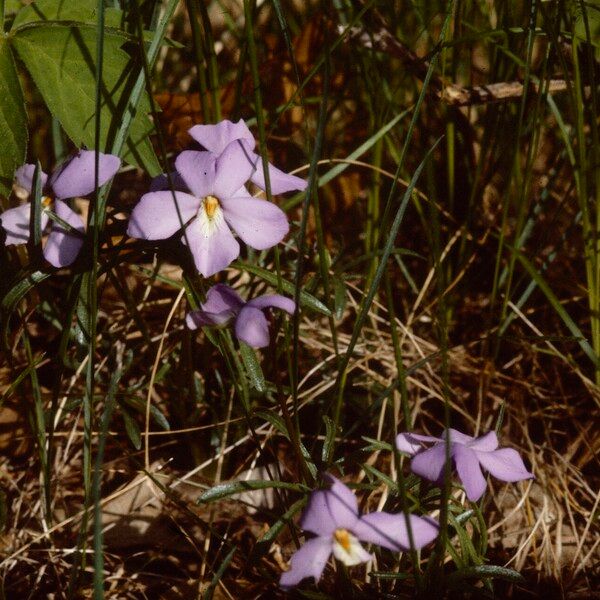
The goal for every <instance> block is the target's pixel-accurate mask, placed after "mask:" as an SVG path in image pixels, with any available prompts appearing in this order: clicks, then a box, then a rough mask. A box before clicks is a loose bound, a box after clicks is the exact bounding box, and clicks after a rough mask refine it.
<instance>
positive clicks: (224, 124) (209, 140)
mask: <svg viewBox="0 0 600 600" xmlns="http://www.w3.org/2000/svg"><path fill="white" fill-rule="evenodd" d="M188 133H189V134H190V135H191V136H192V137H193V138H194V139H195V140H196V141H197V142H198V143H199V144H201V145H202V146H204V148H206V149H207V150H208V151H209V152H212V153H213V154H221V152H223V150H225V148H226V147H227V146H228V145H229V144H230V143H231V142H233V141H236V140H239V141H240V142H241V143H242V145H243V146H244V148H245V150H246V154H245V157H246V160H247V161H249V163H250V165H251V167H252V173H251V177H250V181H252V183H254V184H255V185H256V186H258V187H259V188H260V189H261V190H263V191H264V190H265V188H266V184H265V176H264V171H263V164H262V158H261V157H260V155H259V154H257V153H256V152H254V148H255V146H256V140H255V139H254V136H253V135H252V133H251V132H250V130H249V129H248V126H247V125H246V123H244V121H243V120H242V119H240V120H239V121H238V122H237V123H232V122H231V121H229V120H227V119H225V120H224V121H220V122H219V123H217V124H216V125H194V127H192V128H191V129H189V130H188ZM269 182H270V184H271V193H272V194H273V195H277V194H284V193H285V192H291V191H294V190H298V191H302V190H305V189H306V186H307V182H306V181H305V180H304V179H301V178H300V177H296V176H295V175H288V174H287V173H284V172H283V171H281V170H279V169H278V168H277V167H275V166H273V165H272V164H271V163H269Z"/></svg>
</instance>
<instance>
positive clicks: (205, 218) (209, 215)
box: [198, 196, 223, 238]
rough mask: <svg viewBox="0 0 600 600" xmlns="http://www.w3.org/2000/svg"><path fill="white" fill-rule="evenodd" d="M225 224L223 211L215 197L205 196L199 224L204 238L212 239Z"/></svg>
mask: <svg viewBox="0 0 600 600" xmlns="http://www.w3.org/2000/svg"><path fill="white" fill-rule="evenodd" d="M222 222H223V209H222V208H221V205H220V203H219V199H218V198H216V197H215V196H205V197H204V198H202V204H201V205H200V209H199V210H198V223H199V224H200V231H201V232H202V235H203V236H204V237H207V238H209V237H211V236H213V235H214V233H215V232H216V231H217V229H219V227H220V225H221V223H222Z"/></svg>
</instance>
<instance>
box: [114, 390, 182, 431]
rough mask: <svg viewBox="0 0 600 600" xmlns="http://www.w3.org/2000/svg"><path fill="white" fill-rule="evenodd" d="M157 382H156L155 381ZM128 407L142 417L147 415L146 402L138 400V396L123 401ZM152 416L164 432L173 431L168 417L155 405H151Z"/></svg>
mask: <svg viewBox="0 0 600 600" xmlns="http://www.w3.org/2000/svg"><path fill="white" fill-rule="evenodd" d="M155 381H156V380H155ZM122 401H123V402H125V403H126V404H127V405H128V406H130V407H131V408H133V409H134V410H135V411H136V412H138V413H139V414H140V415H142V416H145V415H146V401H145V400H142V399H141V398H138V397H137V396H129V397H126V398H123V400H122ZM150 416H151V417H152V419H153V420H154V421H155V422H156V424H157V425H158V426H159V427H160V428H161V429H163V430H164V431H169V430H170V429H171V425H170V424H169V421H168V420H167V417H165V415H164V414H163V413H162V412H161V411H160V410H159V409H158V408H157V407H156V406H154V404H150Z"/></svg>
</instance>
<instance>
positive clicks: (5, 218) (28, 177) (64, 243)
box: [0, 150, 121, 267]
mask: <svg viewBox="0 0 600 600" xmlns="http://www.w3.org/2000/svg"><path fill="white" fill-rule="evenodd" d="M98 155H99V156H98V159H99V172H98V185H100V186H101V185H104V184H105V183H106V182H107V181H108V180H109V179H110V178H111V177H113V176H114V175H115V173H116V172H117V171H118V170H119V167H120V166H121V160H120V159H119V158H118V157H117V156H113V155H112V154H103V153H102V152H99V153H98ZM95 162H96V153H95V152H93V151H91V150H79V152H77V154H76V155H75V156H73V157H72V158H70V159H68V160H67V161H65V162H64V163H63V164H62V165H60V166H58V167H57V168H56V169H55V170H54V171H53V173H52V175H51V176H50V180H48V175H46V173H44V172H43V171H42V172H41V173H40V181H41V184H42V189H43V194H44V196H43V197H42V206H43V210H42V214H41V227H42V230H44V229H45V228H46V227H47V226H48V223H49V221H50V217H49V216H48V213H47V211H48V210H53V211H54V213H55V214H56V216H57V217H59V218H60V219H62V220H63V221H65V222H66V223H68V224H69V225H70V226H71V227H72V228H73V229H74V230H75V231H77V232H79V233H80V234H81V235H76V234H75V233H73V232H71V231H67V230H66V229H65V228H64V227H62V226H61V225H60V224H59V223H57V222H56V221H52V225H51V228H50V234H49V235H48V240H47V241H46V244H45V246H44V250H43V252H44V257H45V258H46V260H47V261H48V262H49V263H50V264H51V265H52V266H54V267H66V266H68V265H70V264H72V263H73V262H74V261H75V259H76V258H77V255H78V254H79V251H80V250H81V246H82V245H83V234H84V233H85V228H84V225H83V221H82V220H81V217H80V216H79V215H78V214H77V213H76V212H75V211H73V210H72V209H71V208H69V206H68V205H67V204H66V203H65V202H63V200H65V199H67V198H79V197H81V196H87V195H88V194H91V193H92V192H93V191H94V189H95V185H94V184H95V181H94V179H95ZM34 173H35V165H32V164H26V165H23V166H22V167H19V168H18V169H17V172H16V174H15V176H16V179H17V183H18V184H19V185H20V186H21V187H22V188H24V189H25V190H26V191H27V192H28V193H29V194H31V193H32V191H33V187H34V181H33V175H34ZM0 221H1V222H2V227H3V229H4V231H6V242H5V243H6V245H7V246H8V245H11V244H25V243H26V242H27V241H28V240H29V230H30V221H31V203H30V202H28V203H26V204H22V205H21V206H17V207H16V208H9V209H8V210H5V211H4V212H3V213H2V214H1V215H0Z"/></svg>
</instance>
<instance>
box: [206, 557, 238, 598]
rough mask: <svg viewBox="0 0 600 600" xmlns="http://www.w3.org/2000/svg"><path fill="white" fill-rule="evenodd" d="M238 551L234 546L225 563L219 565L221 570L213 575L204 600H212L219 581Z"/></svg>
mask: <svg viewBox="0 0 600 600" xmlns="http://www.w3.org/2000/svg"><path fill="white" fill-rule="evenodd" d="M236 551H237V546H234V547H233V548H232V549H231V550H230V551H229V552H228V554H227V556H226V557H225V559H224V560H223V562H222V563H221V564H220V565H219V568H218V569H217V570H216V571H215V574H214V575H213V578H212V580H211V582H210V585H209V586H208V587H207V588H206V591H205V592H204V595H203V596H202V600H212V598H213V596H214V593H215V589H216V587H217V585H218V584H219V581H221V579H222V577H223V574H224V573H225V571H226V570H227V567H228V566H229V563H230V562H231V559H232V558H233V555H234V554H235V553H236Z"/></svg>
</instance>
